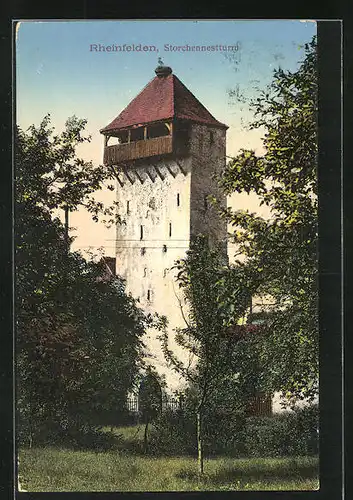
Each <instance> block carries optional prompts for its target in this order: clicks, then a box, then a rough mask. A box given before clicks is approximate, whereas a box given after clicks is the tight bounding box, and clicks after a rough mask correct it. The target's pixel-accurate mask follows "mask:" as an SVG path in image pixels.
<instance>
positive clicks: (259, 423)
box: [150, 406, 318, 457]
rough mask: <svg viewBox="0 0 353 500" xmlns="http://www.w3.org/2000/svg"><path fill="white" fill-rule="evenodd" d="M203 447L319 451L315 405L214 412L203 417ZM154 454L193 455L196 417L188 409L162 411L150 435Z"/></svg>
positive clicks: (242, 451)
mask: <svg viewBox="0 0 353 500" xmlns="http://www.w3.org/2000/svg"><path fill="white" fill-rule="evenodd" d="M204 426H205V427H204V430H205V442H204V451H205V454H206V455H207V456H209V457H211V456H216V455H222V454H224V455H227V456H233V457H284V456H298V455H315V454H317V453H318V436H317V426H318V408H317V406H311V407H308V408H303V409H298V410H296V411H294V412H293V413H283V414H279V415H273V416H271V417H248V418H245V417H244V415H243V414H242V413H241V412H239V413H237V414H234V415H231V414H222V412H214V413H213V414H212V415H211V414H206V416H205V421H204ZM150 443H151V444H150V452H151V453H152V454H154V455H158V454H165V455H172V454H174V455H182V454H188V455H195V454H196V451H197V449H196V418H195V415H194V414H193V412H192V411H191V410H188V409H187V410H186V411H185V410H184V411H180V410H179V411H177V412H171V411H168V412H165V413H163V414H162V415H161V416H160V417H159V418H158V419H157V420H156V421H155V423H154V426H153V429H152V431H151V435H150Z"/></svg>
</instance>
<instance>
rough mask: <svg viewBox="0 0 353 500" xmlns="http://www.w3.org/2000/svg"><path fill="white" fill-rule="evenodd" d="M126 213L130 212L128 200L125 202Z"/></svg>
mask: <svg viewBox="0 0 353 500" xmlns="http://www.w3.org/2000/svg"><path fill="white" fill-rule="evenodd" d="M126 213H127V214H129V213H130V202H129V201H127V202H126Z"/></svg>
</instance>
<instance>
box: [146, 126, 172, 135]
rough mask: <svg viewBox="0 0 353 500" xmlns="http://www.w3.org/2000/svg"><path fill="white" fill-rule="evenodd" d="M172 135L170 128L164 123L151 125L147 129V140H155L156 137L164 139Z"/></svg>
mask: <svg viewBox="0 0 353 500" xmlns="http://www.w3.org/2000/svg"><path fill="white" fill-rule="evenodd" d="M166 135H170V132H169V129H168V127H167V126H166V125H165V124H164V123H156V124H155V125H149V127H148V128H147V138H148V139H154V138H155V137H164V136H166Z"/></svg>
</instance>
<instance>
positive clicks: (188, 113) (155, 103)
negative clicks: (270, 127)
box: [100, 60, 228, 135]
mask: <svg viewBox="0 0 353 500" xmlns="http://www.w3.org/2000/svg"><path fill="white" fill-rule="evenodd" d="M155 73H156V76H155V77H154V78H153V79H152V80H151V81H150V82H149V83H148V84H147V85H146V87H145V88H144V89H143V90H142V91H141V92H140V93H139V94H138V95H137V96H136V97H135V99H133V100H132V101H131V102H130V104H128V106H127V107H126V108H125V109H124V110H123V111H122V112H121V113H120V115H118V116H117V117H116V118H115V119H114V120H113V121H112V122H111V123H109V125H107V126H106V127H104V128H103V129H101V130H100V132H101V133H102V134H107V135H108V134H109V132H113V131H116V130H122V129H126V128H130V127H137V126H142V125H145V124H147V123H153V122H158V121H165V120H173V119H181V120H188V121H191V122H194V123H200V124H205V125H211V126H214V127H222V128H228V127H227V125H225V124H224V123H221V122H219V121H218V120H216V118H215V117H214V116H212V115H211V113H210V112H209V111H208V110H207V109H206V108H205V106H203V104H201V102H200V101H199V100H198V99H197V98H196V97H195V96H194V95H193V94H192V93H191V92H190V90H188V89H187V88H186V87H185V85H184V84H183V83H182V82H181V81H180V80H179V78H178V77H177V76H175V75H174V74H173V73H172V69H171V68H170V67H169V66H164V65H163V63H162V61H161V60H159V66H158V67H157V68H156V70H155Z"/></svg>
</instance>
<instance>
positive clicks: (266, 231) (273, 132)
mask: <svg viewBox="0 0 353 500" xmlns="http://www.w3.org/2000/svg"><path fill="white" fill-rule="evenodd" d="M251 109H252V110H253V111H254V117H255V118H254V120H253V122H252V123H251V125H250V128H251V129H261V130H264V131H265V133H264V138H263V146H264V151H265V152H264V154H263V155H258V154H255V152H254V151H251V150H241V151H240V153H239V154H238V155H237V156H236V157H235V158H233V159H231V160H230V161H229V162H228V164H227V166H226V168H225V170H224V171H223V172H222V175H221V176H220V185H221V186H222V187H223V189H224V191H225V193H226V194H228V195H230V194H233V193H236V192H238V193H242V192H246V193H255V194H256V195H257V196H258V198H259V200H260V204H261V205H263V204H264V205H266V206H267V207H268V208H269V210H270V214H271V215H270V217H269V218H268V219H265V218H262V217H260V216H258V215H256V214H255V213H249V211H242V210H231V209H228V210H223V211H222V213H223V215H224V217H226V219H227V220H228V222H229V223H231V224H232V226H233V227H234V233H233V234H232V236H233V241H234V242H235V243H236V244H237V246H238V251H239V253H240V254H242V255H243V256H245V259H246V261H245V262H246V266H247V268H248V271H249V273H252V275H253V282H254V285H255V286H254V287H251V288H252V289H253V293H254V294H255V293H256V294H258V295H267V296H269V297H271V300H272V303H273V305H272V308H271V311H270V313H271V314H269V315H268V318H267V320H266V321H265V323H264V325H263V327H264V328H266V335H263V336H262V337H261V338H262V339H263V342H262V345H261V360H262V365H263V368H262V369H263V372H264V374H266V380H267V388H268V390H270V391H273V390H280V391H282V392H283V393H284V394H286V396H288V397H289V398H290V397H293V398H301V399H302V398H305V397H309V398H311V397H314V396H315V394H316V393H317V389H318V362H319V356H318V339H319V334H318V310H317V302H318V291H317V68H316V39H315V38H313V40H312V41H311V42H310V43H308V44H306V45H305V57H304V60H303V61H302V62H301V63H300V65H299V67H298V69H297V70H296V71H294V72H291V71H285V70H283V69H276V70H275V71H274V74H273V81H272V83H271V84H270V86H269V87H268V88H267V89H266V90H265V91H263V92H261V94H260V96H259V97H258V98H257V99H255V100H253V101H252V103H251Z"/></svg>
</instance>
